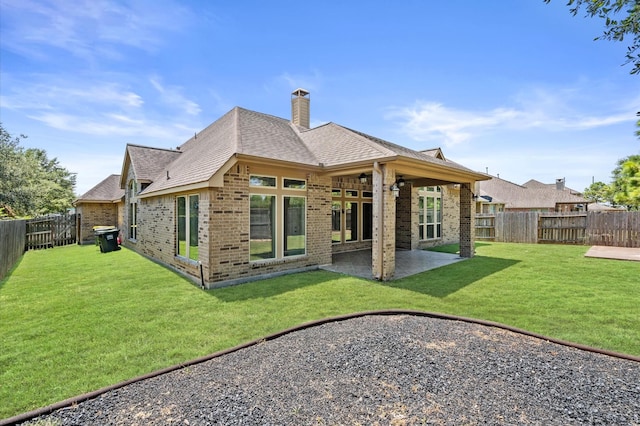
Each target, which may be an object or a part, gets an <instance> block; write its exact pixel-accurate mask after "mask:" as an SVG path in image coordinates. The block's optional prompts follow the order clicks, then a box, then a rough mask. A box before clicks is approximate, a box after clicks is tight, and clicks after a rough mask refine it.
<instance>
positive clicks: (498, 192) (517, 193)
mask: <svg viewBox="0 0 640 426" xmlns="http://www.w3.org/2000/svg"><path fill="white" fill-rule="evenodd" d="M535 182H537V181H535ZM530 183H532V181H529V182H527V184H530ZM479 188H480V194H479V195H480V196H490V197H491V198H492V202H494V203H496V202H497V203H504V204H505V208H532V209H534V208H555V206H556V204H557V203H576V204H583V203H587V202H588V201H587V200H586V199H584V198H582V197H579V196H577V195H575V194H572V193H571V192H570V191H564V190H558V189H556V188H555V185H553V186H549V185H545V184H541V185H535V184H533V185H531V186H523V185H518V184H515V183H513V182H509V181H507V180H504V179H500V178H498V177H493V178H492V179H490V180H486V181H481V182H479Z"/></svg>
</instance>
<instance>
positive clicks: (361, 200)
mask: <svg viewBox="0 0 640 426" xmlns="http://www.w3.org/2000/svg"><path fill="white" fill-rule="evenodd" d="M331 196H332V198H333V200H332V201H331V242H332V243H333V244H340V243H348V242H353V241H361V240H370V239H371V237H372V211H373V210H372V208H371V207H372V204H371V198H372V196H373V194H372V193H371V192H369V191H358V190H356V189H345V190H342V189H333V190H332V191H331ZM360 206H362V211H361V210H360Z"/></svg>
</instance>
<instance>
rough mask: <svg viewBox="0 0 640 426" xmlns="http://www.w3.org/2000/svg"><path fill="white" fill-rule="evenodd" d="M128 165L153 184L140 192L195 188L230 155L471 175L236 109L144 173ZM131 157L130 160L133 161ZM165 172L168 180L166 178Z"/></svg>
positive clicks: (329, 127) (363, 139) (427, 157)
mask: <svg viewBox="0 0 640 426" xmlns="http://www.w3.org/2000/svg"><path fill="white" fill-rule="evenodd" d="M131 152H132V153H133V156H132V163H133V164H134V167H135V172H136V176H138V178H140V177H141V176H142V175H143V174H144V175H145V176H147V177H148V176H152V175H153V178H151V177H148V179H149V180H151V181H153V183H152V184H151V185H150V186H149V187H148V188H146V189H145V191H144V193H147V194H148V193H152V192H157V191H165V190H168V189H171V188H176V187H181V186H186V185H194V184H201V183H204V182H207V181H209V180H210V179H211V178H212V177H213V176H214V175H216V173H218V172H220V173H224V172H225V170H224V167H225V164H230V160H232V159H233V157H234V156H235V155H246V156H252V157H256V158H263V159H267V160H278V161H285V162H291V163H295V164H300V165H308V166H314V167H322V166H325V167H329V166H341V165H348V164H349V163H353V162H362V161H369V160H371V161H373V160H380V159H383V158H397V157H404V158H409V159H414V160H419V161H422V162H426V163H431V164H437V165H440V166H445V167H447V168H450V169H456V170H458V171H461V172H467V173H468V172H471V173H475V172H473V171H471V170H470V169H467V168H465V167H463V166H461V165H459V164H456V163H453V162H450V161H446V160H444V159H441V158H438V157H437V156H435V157H434V155H433V153H431V152H427V153H424V152H418V151H414V150H412V149H409V148H405V147H402V146H400V145H396V144H393V143H391V142H388V141H385V140H382V139H379V138H376V137H373V136H370V135H367V134H364V133H362V132H358V131H355V130H351V129H348V128H346V127H343V126H340V125H337V124H334V123H328V124H325V125H322V126H319V127H316V128H314V129H303V128H300V127H298V126H296V125H294V124H292V123H291V122H290V121H289V120H285V119H283V118H279V117H275V116H272V115H268V114H263V113H259V112H255V111H250V110H247V109H244V108H240V107H236V108H234V109H232V110H231V111H229V112H228V113H226V114H225V115H224V116H222V117H221V118H220V119H218V120H217V121H215V122H214V123H212V124H211V125H209V126H208V127H207V128H205V129H204V130H202V131H201V132H200V133H198V134H196V135H194V137H192V138H190V139H189V140H188V141H186V142H185V143H184V144H183V145H181V146H180V147H179V148H178V151H168V152H169V153H170V154H167V155H166V156H165V157H164V160H166V161H164V162H163V161H157V160H150V161H149V162H147V163H146V164H148V165H149V167H150V170H148V171H145V172H144V173H143V172H142V171H141V170H140V171H139V170H138V168H139V166H142V165H143V162H142V161H141V160H139V159H138V154H144V152H148V151H144V152H143V151H140V152H139V153H138V152H137V151H136V149H134V150H133V151H131ZM134 156H135V158H133V157H134ZM167 173H168V176H169V178H167Z"/></svg>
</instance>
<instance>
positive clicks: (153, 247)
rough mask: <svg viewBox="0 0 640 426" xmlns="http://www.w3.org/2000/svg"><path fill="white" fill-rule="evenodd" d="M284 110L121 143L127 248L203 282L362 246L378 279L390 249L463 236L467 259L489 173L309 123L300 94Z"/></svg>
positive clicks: (324, 259)
mask: <svg viewBox="0 0 640 426" xmlns="http://www.w3.org/2000/svg"><path fill="white" fill-rule="evenodd" d="M291 107H292V119H291V120H286V119H282V118H278V117H274V116H271V115H267V114H262V113H258V112H255V111H249V110H246V109H243V108H239V107H236V108H234V109H232V110H231V111H229V112H228V113H227V114H225V115H224V116H222V117H221V118H220V119H218V120H217V121H215V122H214V123H213V124H211V125H210V126H208V127H207V128H205V129H204V130H202V131H201V132H200V133H197V134H196V135H194V137H192V138H191V139H189V140H188V141H186V142H185V143H184V144H182V145H181V146H180V147H178V148H177V149H175V150H166V149H156V148H150V147H142V146H138V145H127V147H126V151H125V157H124V162H123V167H122V173H121V175H120V181H119V186H120V188H123V189H126V191H125V198H124V203H123V210H124V212H123V215H122V216H123V223H120V224H119V226H120V227H121V228H120V229H121V230H122V231H123V233H124V234H125V235H124V237H125V238H124V245H126V246H127V247H129V248H131V249H133V250H136V251H137V252H139V253H141V254H144V255H145V256H148V257H150V258H153V259H155V260H156V261H159V262H162V263H164V264H166V265H169V266H171V267H172V268H175V269H177V270H180V271H182V272H184V273H186V274H188V275H189V276H191V277H192V278H194V279H196V280H198V281H201V282H202V284H203V286H206V287H207V288H210V287H214V286H219V285H225V284H231V283H238V282H244V281H249V280H250V279H254V278H256V277H258V276H265V275H271V274H279V273H284V272H291V271H301V270H308V269H315V268H318V267H319V266H321V265H326V264H330V263H331V262H332V254H333V253H337V252H343V251H351V250H361V249H367V250H371V253H372V277H373V278H376V279H380V280H388V279H391V278H392V277H393V274H394V271H395V251H396V249H397V248H398V249H418V248H421V247H426V246H432V245H438V244H445V243H453V242H460V255H461V256H463V257H472V256H473V243H474V241H473V239H474V237H473V235H474V232H473V217H474V211H473V209H474V205H473V202H472V195H473V194H472V189H473V188H474V185H475V183H476V181H478V180H482V179H487V176H486V175H484V174H480V173H477V172H474V171H472V170H470V169H468V168H465V167H463V166H461V165H459V164H456V163H453V162H450V161H447V160H446V159H445V158H444V156H443V155H442V152H441V151H440V150H439V149H437V150H430V151H425V152H417V151H414V150H411V149H408V148H405V147H402V146H399V145H395V144H392V143H390V142H387V141H384V140H382V139H379V138H376V137H373V136H369V135H366V134H364V133H361V132H358V131H355V130H351V129H348V128H346V127H343V126H340V125H337V124H335V123H327V124H324V125H321V126H318V127H315V128H313V129H310V128H309V123H310V115H309V110H310V100H309V93H308V92H307V91H305V90H303V89H298V90H296V91H294V92H293V94H292V99H291ZM90 192H91V191H90ZM80 201H82V200H79V204H82V203H81V202H80ZM96 224H100V223H96Z"/></svg>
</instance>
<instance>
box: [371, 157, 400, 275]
mask: <svg viewBox="0 0 640 426" xmlns="http://www.w3.org/2000/svg"><path fill="white" fill-rule="evenodd" d="M395 180H396V173H395V170H394V169H391V168H389V167H388V166H386V165H378V163H375V164H374V167H373V240H372V242H371V269H372V273H373V277H374V278H375V279H378V280H382V281H388V280H390V279H391V278H392V277H393V274H394V273H395V269H396V199H395V197H394V196H393V193H392V192H391V190H390V188H391V186H392V185H393V183H394V182H395Z"/></svg>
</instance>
